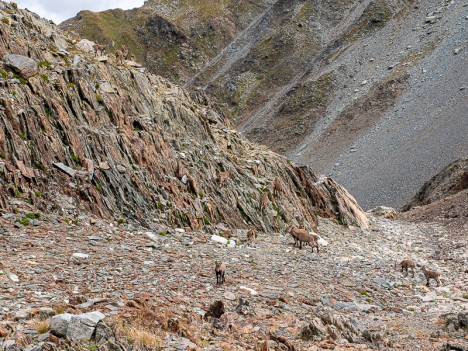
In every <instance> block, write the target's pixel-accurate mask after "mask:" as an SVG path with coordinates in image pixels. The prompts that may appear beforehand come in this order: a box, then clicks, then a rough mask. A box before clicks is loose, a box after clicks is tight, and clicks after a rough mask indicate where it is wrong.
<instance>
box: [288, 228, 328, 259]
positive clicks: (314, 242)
mask: <svg viewBox="0 0 468 351" xmlns="http://www.w3.org/2000/svg"><path fill="white" fill-rule="evenodd" d="M285 232H286V233H289V234H291V236H292V237H293V238H294V245H297V243H298V242H299V248H300V249H302V243H303V242H304V243H309V245H310V246H312V252H313V251H314V247H315V248H317V252H320V250H319V245H318V239H319V237H318V236H317V235H313V234H310V233H309V232H308V231H307V230H306V229H298V228H296V227H294V226H293V225H292V224H291V225H290V226H289V227H287V228H286V230H285Z"/></svg>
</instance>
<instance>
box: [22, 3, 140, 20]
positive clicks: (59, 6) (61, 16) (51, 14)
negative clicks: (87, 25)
mask: <svg viewBox="0 0 468 351" xmlns="http://www.w3.org/2000/svg"><path fill="white" fill-rule="evenodd" d="M14 2H16V3H17V4H18V5H19V7H20V8H27V9H28V10H31V11H33V12H36V13H37V14H39V15H40V16H41V17H45V18H47V19H51V20H53V21H54V22H55V23H56V24H59V23H60V22H62V21H64V20H66V19H68V18H70V17H73V16H75V15H76V14H77V13H78V12H80V11H81V10H92V11H103V10H107V9H115V8H121V9H132V8H135V7H140V6H142V5H143V3H144V0H14Z"/></svg>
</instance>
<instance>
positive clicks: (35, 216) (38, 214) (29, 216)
mask: <svg viewBox="0 0 468 351" xmlns="http://www.w3.org/2000/svg"><path fill="white" fill-rule="evenodd" d="M26 217H27V218H29V219H36V218H41V217H42V214H41V213H40V212H36V213H28V214H27V215H26Z"/></svg>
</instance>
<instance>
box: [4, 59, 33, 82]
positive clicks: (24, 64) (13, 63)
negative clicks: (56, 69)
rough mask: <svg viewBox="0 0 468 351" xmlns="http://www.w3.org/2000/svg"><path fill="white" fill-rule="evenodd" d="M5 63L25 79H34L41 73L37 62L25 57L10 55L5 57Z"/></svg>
mask: <svg viewBox="0 0 468 351" xmlns="http://www.w3.org/2000/svg"><path fill="white" fill-rule="evenodd" d="M3 61H5V64H6V65H7V66H9V67H11V68H12V69H13V70H14V71H15V72H16V73H19V74H20V75H21V76H22V77H24V78H29V77H32V76H33V75H35V74H37V73H38V72H39V69H38V67H37V63H36V61H34V60H33V59H31V58H29V57H26V56H23V55H16V54H8V55H5V56H3Z"/></svg>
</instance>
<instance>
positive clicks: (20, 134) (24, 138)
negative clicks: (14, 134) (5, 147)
mask: <svg viewBox="0 0 468 351" xmlns="http://www.w3.org/2000/svg"><path fill="white" fill-rule="evenodd" d="M18 136H19V137H20V139H23V140H26V138H27V136H26V134H25V133H19V134H18Z"/></svg>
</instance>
